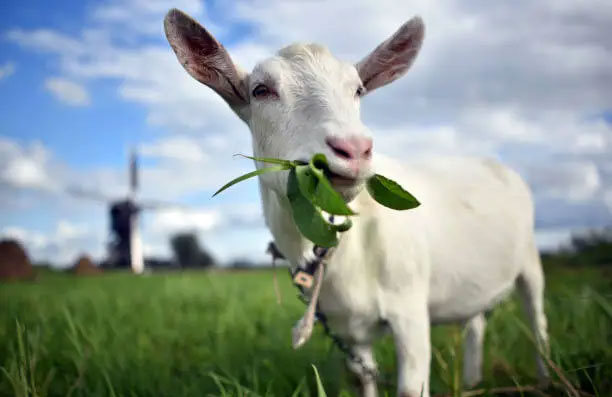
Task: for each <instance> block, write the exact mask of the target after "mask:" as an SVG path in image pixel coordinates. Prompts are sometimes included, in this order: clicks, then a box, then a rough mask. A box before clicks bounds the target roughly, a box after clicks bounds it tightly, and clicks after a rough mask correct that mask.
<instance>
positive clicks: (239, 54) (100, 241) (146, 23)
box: [0, 0, 612, 265]
mask: <svg viewBox="0 0 612 397" xmlns="http://www.w3.org/2000/svg"><path fill="white" fill-rule="evenodd" d="M324 4H325V5H324V6H323V5H322V4H320V3H318V2H291V1H284V2H276V1H248V2H247V1H245V2H243V1H236V2H204V1H200V0H178V1H169V0H150V1H146V0H126V1H118V0H117V1H115V0H103V1H80V2H74V1H54V2H48V1H31V2H28V3H27V5H24V4H20V3H18V2H4V3H3V4H2V5H0V12H1V13H2V15H3V21H2V23H1V24H0V46H1V51H0V107H1V108H2V109H3V112H2V119H1V121H0V156H1V157H0V202H2V206H1V207H0V234H1V235H4V236H14V237H19V238H20V239H22V240H23V241H24V242H25V244H26V245H27V246H28V248H29V250H30V252H31V254H32V255H33V256H34V258H35V259H37V260H51V261H53V262H55V263H57V264H60V265H65V264H67V263H69V262H70V261H71V260H73V258H74V257H75V256H76V255H77V254H78V253H80V252H88V253H90V254H92V255H94V256H95V257H97V258H100V257H102V256H103V255H104V243H105V241H106V239H107V237H108V236H107V230H106V227H107V226H106V222H107V220H106V209H105V207H104V205H103V204H102V203H95V202H87V201H84V200H80V199H75V198H71V197H69V196H67V195H66V194H65V193H64V189H65V188H66V187H67V186H82V187H85V188H88V189H91V190H96V191H99V192H102V193H103V194H105V195H107V196H109V197H120V196H121V195H123V194H124V193H125V191H126V178H127V177H126V162H127V154H128V152H129V150H130V149H131V148H135V147H137V148H138V150H139V152H140V153H141V155H142V157H143V167H142V173H143V175H142V190H141V195H142V197H145V198H151V199H159V200H166V201H170V202H176V203H182V204H186V205H189V206H191V207H192V211H190V212H189V213H188V214H187V213H181V212H180V211H176V210H174V211H165V212H155V213H148V214H146V215H145V217H144V220H143V225H144V230H145V236H144V237H145V248H146V251H147V252H148V253H149V254H156V255H167V254H168V247H167V237H168V235H169V234H170V233H173V232H175V231H178V230H184V229H192V230H195V231H197V232H198V233H199V234H200V237H201V239H202V241H203V242H204V243H205V244H206V245H207V246H209V247H210V248H211V249H212V251H213V252H214V253H215V255H217V256H218V257H219V258H221V259H223V260H230V259H232V258H236V257H252V258H258V259H262V258H263V251H264V248H265V244H266V242H267V241H268V239H269V234H268V232H267V231H266V230H265V227H264V226H263V220H262V217H261V210H260V208H259V201H258V192H257V187H256V183H255V182H251V183H247V184H244V185H242V186H237V187H236V188H235V189H233V190H232V191H228V192H227V194H224V195H223V196H222V197H220V198H218V199H214V200H211V199H210V197H209V196H210V194H211V192H213V191H214V190H215V189H216V187H218V186H220V185H221V184H222V183H223V182H224V181H226V180H228V179H230V178H231V177H234V176H236V175H239V174H240V173H242V172H246V171H248V170H249V168H250V167H251V166H252V165H251V164H250V163H249V162H248V161H244V160H238V159H233V158H232V157H231V155H232V154H233V153H236V152H243V153H249V152H250V137H249V134H248V130H247V128H246V127H245V126H244V125H243V124H241V122H240V121H238V120H237V119H236V118H235V116H234V115H233V114H232V113H231V112H230V111H229V109H228V108H227V107H226V105H225V104H224V103H223V101H222V100H221V99H219V98H217V97H216V96H215V94H214V93H212V92H211V91H209V90H208V89H207V88H206V87H204V86H201V85H200V84H199V83H197V82H196V81H194V80H192V79H191V78H190V77H189V76H188V75H187V74H186V73H185V72H184V71H183V70H182V69H181V67H180V65H179V64H178V62H177V61H176V59H175V57H174V55H173V53H172V52H171V50H170V48H169V46H168V45H167V43H166V41H165V38H164V36H163V31H162V19H163V15H164V13H165V11H166V10H167V9H169V8H171V7H178V8H181V9H184V10H185V11H187V12H188V13H190V14H192V15H193V16H194V17H196V18H197V19H198V20H200V21H201V22H202V23H203V24H204V25H205V26H206V27H207V28H208V29H209V30H210V31H211V32H213V34H215V35H216V36H217V38H218V39H219V40H220V41H221V42H223V43H224V45H225V46H226V47H227V48H228V49H229V51H230V53H231V54H232V56H233V57H234V59H236V60H237V62H238V63H240V64H241V65H243V66H245V68H246V69H250V68H252V66H253V65H254V64H255V63H256V61H257V60H259V59H262V58H264V57H266V56H269V55H271V54H272V53H273V52H274V51H275V50H276V49H278V48H280V47H282V46H283V45H286V44H289V43H290V42H293V41H316V42H320V43H323V44H326V45H328V46H329V47H330V49H331V50H332V52H334V53H336V54H337V55H338V56H339V57H341V58H343V59H347V60H351V61H358V60H359V59H360V58H361V57H362V56H364V55H365V54H367V53H368V52H369V51H370V50H371V49H372V48H374V47H375V46H376V45H377V44H378V43H379V42H380V41H382V40H384V39H385V38H386V37H387V36H388V35H389V34H391V33H392V32H393V31H394V30H395V29H396V28H397V27H398V26H399V25H400V24H401V23H402V22H404V21H405V20H407V19H409V18H410V17H411V16H413V15H414V14H420V15H422V16H423V18H424V20H425V23H426V26H427V37H426V40H425V44H424V47H423V51H422V53H421V55H420V56H419V59H418V60H417V63H416V64H415V66H414V67H413V69H412V70H411V72H410V73H409V74H408V75H407V76H406V77H405V78H403V79H402V80H400V81H398V82H397V83H394V85H392V86H389V87H388V88H385V89H384V90H380V93H379V92H378V91H377V93H376V95H372V98H370V97H368V98H366V100H365V101H364V103H363V117H364V120H365V122H366V123H367V124H368V125H369V126H370V128H371V129H372V130H373V131H374V133H375V138H376V147H377V150H379V151H381V152H386V153H388V154H391V155H394V156H397V157H406V156H413V155H426V154H431V155H478V156H488V157H494V158H497V159H500V160H501V161H503V162H505V163H507V164H509V165H510V166H512V167H513V168H515V169H517V170H518V171H519V172H520V173H521V175H523V177H524V178H525V179H526V180H527V181H528V183H529V184H530V186H531V187H532V189H533V191H534V194H535V197H536V203H537V222H538V225H537V227H538V237H539V241H540V244H541V245H542V246H555V245H558V244H560V243H562V242H563V241H564V240H566V239H567V237H568V236H569V235H570V234H571V233H572V232H573V231H579V230H583V229H585V228H589V227H601V226H605V225H609V224H611V223H612V215H611V212H610V211H611V208H612V161H611V160H610V159H612V127H611V123H612V96H610V94H609V93H610V92H612V47H611V46H610V37H612V28H611V27H610V24H609V21H610V20H611V18H612V5H610V4H609V2H606V1H600V0H592V1H587V2H580V3H577V2H571V1H542V2H539V3H537V4H532V3H531V2H527V1H525V2H522V1H519V2H513V3H512V4H510V3H502V2H499V3H496V4H491V3H489V2H460V1H456V2H455V1H450V2H448V1H447V2H430V1H424V0H423V1H414V2H410V3H407V2H400V1H390V0H389V1H387V0H385V1H382V2H380V3H376V4H374V3H373V2H369V1H366V0H357V1H351V2H348V1H334V2H326V3H324ZM516 26H520V27H521V29H516ZM237 219H240V220H241V221H242V226H241V227H240V228H237V227H235V225H236V220H237Z"/></svg>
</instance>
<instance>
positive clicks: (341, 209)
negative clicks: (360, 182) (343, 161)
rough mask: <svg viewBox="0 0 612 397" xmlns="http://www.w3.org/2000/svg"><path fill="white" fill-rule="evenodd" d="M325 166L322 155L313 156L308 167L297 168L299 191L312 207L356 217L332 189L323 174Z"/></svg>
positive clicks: (325, 160)
mask: <svg viewBox="0 0 612 397" xmlns="http://www.w3.org/2000/svg"><path fill="white" fill-rule="evenodd" d="M327 167H328V166H327V159H326V158H325V155H324V154H321V153H318V154H315V155H314V156H313V157H312V159H311V160H310V163H309V164H308V166H307V167H306V166H298V167H297V168H296V170H297V176H298V182H299V186H300V190H301V191H302V193H303V194H304V196H306V198H307V199H309V200H310V201H311V202H312V203H313V204H314V205H316V206H317V207H319V208H321V209H322V210H323V211H326V212H328V213H330V214H333V215H357V214H356V213H355V212H354V211H353V210H352V209H351V208H350V207H349V206H348V205H347V204H346V201H344V199H343V198H342V196H340V194H339V193H338V192H337V191H336V190H335V189H334V188H333V186H332V185H331V183H329V180H328V179H327V177H326V176H325V173H324V172H323V170H324V169H326V168H327Z"/></svg>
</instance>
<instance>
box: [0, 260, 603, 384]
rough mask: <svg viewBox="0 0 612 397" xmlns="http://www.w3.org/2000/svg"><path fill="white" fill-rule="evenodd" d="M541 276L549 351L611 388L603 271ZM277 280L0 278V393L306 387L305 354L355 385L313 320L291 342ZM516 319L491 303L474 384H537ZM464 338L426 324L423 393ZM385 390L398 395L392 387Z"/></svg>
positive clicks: (585, 378)
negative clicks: (307, 332) (429, 338)
mask: <svg viewBox="0 0 612 397" xmlns="http://www.w3.org/2000/svg"><path fill="white" fill-rule="evenodd" d="M547 273H548V278H547V298H546V312H547V315H548V318H549V327H550V334H551V349H552V360H553V361H554V363H556V365H557V366H559V367H560V368H561V369H563V371H564V373H565V376H567V378H568V379H569V380H570V381H571V382H572V383H573V384H574V385H575V386H576V387H577V388H580V389H581V390H584V391H586V392H589V393H591V394H593V395H599V396H612V299H611V294H612V278H611V277H610V273H609V271H608V273H607V274H606V273H604V272H602V271H600V270H594V269H583V270H570V269H554V271H548V272H547ZM279 279H280V281H281V290H282V294H283V304H282V306H278V305H277V304H276V303H275V297H274V290H273V287H272V274H271V272H270V271H250V272H185V273H170V274H155V275H151V276H145V277H134V276H131V275H129V274H122V273H115V274H105V275H102V276H97V277H90V278H76V277H74V276H70V275H59V274H45V275H42V276H40V277H39V278H38V279H37V281H35V282H26V283H11V284H2V285H0V366H2V370H1V372H2V373H0V395H2V396H5V395H6V396H10V395H17V396H26V395H37V396H107V395H108V396H206V395H214V396H217V395H223V396H226V395H231V396H247V395H248V396H292V395H296V396H316V395H317V391H316V390H317V388H316V383H315V377H314V372H313V369H312V366H311V365H312V364H314V365H315V366H316V367H317V369H318V371H319V373H320V375H321V379H322V382H323V385H324V387H325V390H326V391H327V395H328V396H338V395H344V396H348V395H354V394H355V393H354V392H355V389H354V387H353V384H352V382H351V377H350V376H348V375H347V373H346V371H345V369H344V365H343V358H342V355H341V353H340V352H338V351H337V350H336V349H335V348H332V346H331V343H330V341H329V340H328V339H327V338H325V337H324V336H323V335H322V333H321V330H320V329H317V331H316V332H315V334H314V335H313V338H312V339H311V340H310V341H309V342H308V343H307V344H306V346H305V347H303V348H302V349H300V350H298V351H293V350H292V349H291V346H290V329H291V327H292V326H293V324H294V322H295V321H296V320H297V319H298V318H299V317H300V316H301V314H302V313H303V310H304V306H303V304H302V303H301V302H299V301H298V300H297V299H296V297H295V291H294V290H293V287H292V286H291V285H290V283H289V280H288V277H287V276H286V273H285V272H284V271H282V270H281V271H279ZM524 324H525V322H524V318H523V316H522V313H521V308H520V305H519V304H518V303H517V301H516V300H515V299H510V300H508V301H507V302H505V303H504V304H503V305H501V306H499V307H498V308H497V309H496V310H495V311H493V312H492V313H491V315H490V317H489V322H488V328H487V334H486V351H485V369H484V375H485V381H484V383H483V387H484V388H489V387H493V386H513V385H528V384H534V383H535V379H534V373H535V369H534V367H535V366H534V362H533V354H534V350H535V349H534V347H533V344H532V343H531V342H530V339H529V334H528V333H527V332H526V331H525V327H524ZM460 340H461V330H460V329H459V328H458V327H455V326H445V327H437V328H435V329H434V331H433V341H434V355H433V358H432V381H431V384H432V392H433V393H438V394H441V393H444V394H449V395H458V394H457V391H458V390H459V388H461V384H460V364H461V362H460V360H461V353H460V352H461V350H460V345H461V342H460ZM377 358H378V361H379V363H380V368H381V371H382V373H383V376H384V377H385V378H387V379H389V380H391V381H392V382H393V381H394V379H395V359H394V353H393V344H392V341H391V340H390V339H384V340H382V341H381V342H380V343H379V344H378V345H377ZM385 383H386V382H385ZM381 389H382V390H386V391H387V392H388V395H394V388H393V385H381ZM453 393H454V394H453ZM547 393H549V395H563V394H562V391H560V390H554V389H553V390H552V391H550V390H549V391H548V392H547ZM382 395H385V394H384V392H383V394H382ZM517 395H518V394H517Z"/></svg>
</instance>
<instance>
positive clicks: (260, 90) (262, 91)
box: [253, 84, 272, 98]
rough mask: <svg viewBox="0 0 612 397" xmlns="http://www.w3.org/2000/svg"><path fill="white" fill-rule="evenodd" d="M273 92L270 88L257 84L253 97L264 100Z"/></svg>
mask: <svg viewBox="0 0 612 397" xmlns="http://www.w3.org/2000/svg"><path fill="white" fill-rule="evenodd" d="M271 93H272V91H270V89H269V88H268V87H266V86H265V85H263V84H257V85H256V86H255V88H253V97H254V98H264V97H266V96H268V95H270V94H271Z"/></svg>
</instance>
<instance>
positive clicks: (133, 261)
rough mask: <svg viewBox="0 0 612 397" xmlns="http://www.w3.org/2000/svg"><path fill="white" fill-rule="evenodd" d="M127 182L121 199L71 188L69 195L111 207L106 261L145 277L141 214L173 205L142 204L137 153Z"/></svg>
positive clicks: (129, 170)
mask: <svg viewBox="0 0 612 397" xmlns="http://www.w3.org/2000/svg"><path fill="white" fill-rule="evenodd" d="M128 179H129V188H128V193H127V195H126V196H125V197H124V198H121V199H117V198H114V199H113V198H109V197H107V196H105V195H103V194H101V193H99V192H95V191H90V190H85V189H81V188H69V189H68V193H70V194H72V195H74V196H78V197H84V198H88V199H93V200H96V201H102V202H104V203H106V204H108V206H109V212H108V213H109V218H110V222H109V223H110V234H111V239H110V242H109V243H108V258H107V262H108V263H109V264H110V266H111V267H116V268H122V267H125V268H128V267H129V268H131V269H132V271H133V272H134V273H135V274H142V273H143V271H144V258H143V245H142V236H141V233H140V222H139V220H140V219H139V218H140V214H141V212H142V210H143V209H156V208H160V207H164V206H166V207H171V205H169V204H164V203H155V202H147V203H145V202H142V201H140V199H139V197H138V158H137V155H136V151H134V150H132V151H131V152H130V156H129V168H128Z"/></svg>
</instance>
